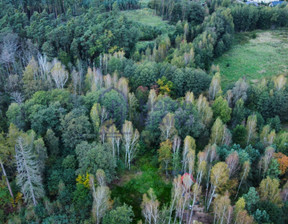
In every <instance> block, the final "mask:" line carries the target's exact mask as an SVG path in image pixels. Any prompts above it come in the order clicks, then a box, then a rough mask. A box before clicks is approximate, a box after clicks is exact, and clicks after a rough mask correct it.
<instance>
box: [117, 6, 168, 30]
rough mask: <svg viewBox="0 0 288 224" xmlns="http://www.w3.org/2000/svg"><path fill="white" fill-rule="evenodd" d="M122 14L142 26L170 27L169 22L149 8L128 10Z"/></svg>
mask: <svg viewBox="0 0 288 224" xmlns="http://www.w3.org/2000/svg"><path fill="white" fill-rule="evenodd" d="M122 13H123V14H124V15H125V16H126V17H127V18H128V19H130V20H132V21H135V22H139V23H141V24H144V25H147V26H152V27H161V26H166V27H170V25H169V24H168V23H167V21H164V20H162V18H161V17H160V16H157V15H156V14H155V11H154V10H152V9H149V8H143V9H138V10H127V11H122Z"/></svg>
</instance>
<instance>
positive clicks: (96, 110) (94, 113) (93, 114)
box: [90, 103, 102, 134]
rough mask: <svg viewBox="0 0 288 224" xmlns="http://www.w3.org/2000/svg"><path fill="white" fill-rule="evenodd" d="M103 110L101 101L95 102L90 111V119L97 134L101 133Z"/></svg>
mask: <svg viewBox="0 0 288 224" xmlns="http://www.w3.org/2000/svg"><path fill="white" fill-rule="evenodd" d="M101 112H102V109H101V106H100V104H99V103H95V104H94V105H93V106H92V108H91V111H90V119H91V120H92V125H93V128H94V133H95V134H98V133H99V128H100V125H101Z"/></svg>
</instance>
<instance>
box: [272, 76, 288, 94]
mask: <svg viewBox="0 0 288 224" xmlns="http://www.w3.org/2000/svg"><path fill="white" fill-rule="evenodd" d="M286 82H287V78H286V77H285V76H284V75H279V76H277V77H276V78H275V79H274V86H275V89H276V90H277V91H279V90H281V89H283V88H284V87H285V85H286Z"/></svg>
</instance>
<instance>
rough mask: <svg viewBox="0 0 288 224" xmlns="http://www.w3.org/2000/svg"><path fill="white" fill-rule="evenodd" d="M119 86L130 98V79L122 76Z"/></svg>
mask: <svg viewBox="0 0 288 224" xmlns="http://www.w3.org/2000/svg"><path fill="white" fill-rule="evenodd" d="M117 88H118V89H119V90H120V91H121V92H122V93H123V94H124V96H125V97H126V98H128V93H129V86H128V80H127V79H126V78H124V77H121V78H120V79H119V81H118V83H117Z"/></svg>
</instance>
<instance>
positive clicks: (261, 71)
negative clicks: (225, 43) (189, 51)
mask: <svg viewBox="0 0 288 224" xmlns="http://www.w3.org/2000/svg"><path fill="white" fill-rule="evenodd" d="M287 34H288V30H270V31H256V32H246V33H240V34H236V35H235V40H234V44H233V46H232V48H231V49H230V50H229V51H227V52H226V53H225V54H223V55H222V56H221V57H219V58H217V59H215V61H214V64H215V65H219V67H220V71H221V77H222V82H223V84H224V86H225V85H227V84H228V83H230V82H231V81H237V80H238V79H239V78H240V77H246V78H247V79H248V80H250V81H251V82H254V83H255V82H257V81H258V80H259V79H261V78H263V77H267V76H273V75H278V74H287V72H288V36H287Z"/></svg>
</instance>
